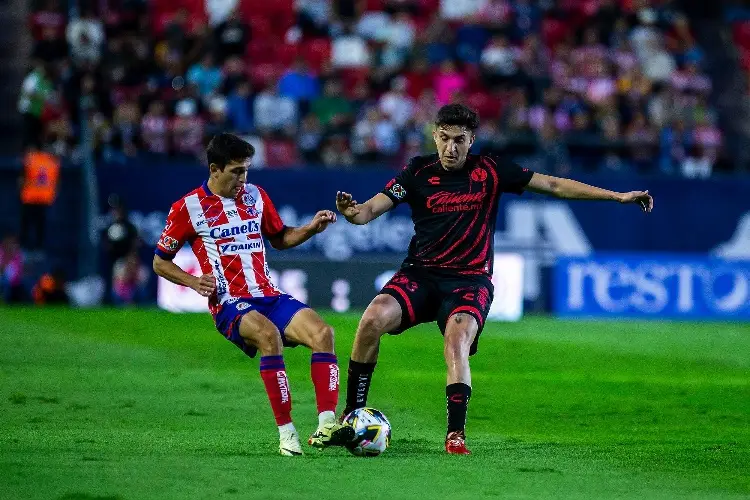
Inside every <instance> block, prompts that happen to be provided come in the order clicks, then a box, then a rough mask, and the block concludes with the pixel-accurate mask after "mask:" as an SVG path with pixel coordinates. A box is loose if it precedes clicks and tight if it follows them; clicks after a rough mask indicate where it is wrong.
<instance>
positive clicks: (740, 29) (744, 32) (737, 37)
mask: <svg viewBox="0 0 750 500" xmlns="http://www.w3.org/2000/svg"><path fill="white" fill-rule="evenodd" d="M732 32H733V35H734V41H735V43H737V45H739V46H740V47H743V48H750V21H741V22H738V23H734V25H733V26H732Z"/></svg>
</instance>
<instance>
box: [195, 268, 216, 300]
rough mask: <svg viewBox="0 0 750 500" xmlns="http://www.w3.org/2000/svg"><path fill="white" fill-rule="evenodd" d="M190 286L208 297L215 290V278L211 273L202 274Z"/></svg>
mask: <svg viewBox="0 0 750 500" xmlns="http://www.w3.org/2000/svg"><path fill="white" fill-rule="evenodd" d="M192 288H193V290H195V291H196V292H198V293H199V294H201V295H203V296H204V297H210V296H211V294H212V293H214V292H215V291H216V279H215V278H214V275H213V274H204V275H203V276H201V277H200V278H198V279H197V281H196V282H195V285H193V287H192Z"/></svg>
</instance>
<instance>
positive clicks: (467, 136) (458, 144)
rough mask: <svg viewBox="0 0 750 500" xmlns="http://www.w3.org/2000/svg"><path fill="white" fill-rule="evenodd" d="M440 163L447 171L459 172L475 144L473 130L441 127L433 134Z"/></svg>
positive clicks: (451, 126)
mask: <svg viewBox="0 0 750 500" xmlns="http://www.w3.org/2000/svg"><path fill="white" fill-rule="evenodd" d="M432 137H433V138H434V139H435V146H437V150H438V155H439V156H440V163H441V164H442V165H443V168H444V169H446V170H458V169H460V168H462V167H463V166H464V163H465V162H466V155H468V154H469V148H470V147H471V145H472V144H473V143H474V134H473V133H472V132H471V130H468V129H467V128H465V127H460V126H458V125H450V126H440V127H438V128H436V129H435V131H433V132H432Z"/></svg>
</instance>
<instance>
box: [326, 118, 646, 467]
mask: <svg viewBox="0 0 750 500" xmlns="http://www.w3.org/2000/svg"><path fill="white" fill-rule="evenodd" d="M478 125H479V120H478V117H477V115H476V113H474V112H473V111H472V110H470V109H469V108H467V107H466V106H463V105H460V104H449V105H447V106H444V107H442V108H441V109H440V110H439V112H438V115H437V120H436V121H435V129H434V132H433V138H434V139H435V145H436V146H437V154H433V155H429V156H418V157H415V158H412V159H411V161H409V163H408V165H406V167H405V168H404V169H403V170H402V171H401V172H400V173H399V174H398V175H397V176H396V177H395V178H394V179H393V180H391V181H390V182H389V183H388V184H387V185H386V186H385V188H384V189H383V191H382V192H380V193H378V194H376V195H375V196H374V197H372V198H371V199H369V200H368V201H366V202H365V203H357V202H356V201H355V200H354V199H352V196H351V195H350V194H349V193H343V192H338V193H337V194H336V207H337V208H338V210H339V212H341V214H342V215H343V216H344V217H345V218H346V219H347V220H348V221H349V222H351V223H352V224H367V223H368V222H370V221H372V220H374V219H376V218H377V217H379V216H381V215H382V214H383V213H385V212H387V211H388V210H390V209H391V208H393V207H394V206H396V205H398V204H400V203H407V204H408V205H409V206H410V207H411V212H412V220H413V221H414V229H415V233H416V234H415V235H414V237H413V238H412V240H411V244H410V245H409V253H408V256H407V257H406V259H405V260H404V262H403V265H402V267H401V270H400V271H399V272H397V273H396V274H395V275H394V276H393V278H392V279H391V280H390V281H389V282H388V283H387V284H386V285H385V286H384V287H383V289H382V290H381V292H380V294H379V295H378V296H376V297H375V298H374V299H373V301H372V302H371V303H370V305H369V306H368V307H367V309H366V310H365V313H364V315H363V316H362V319H361V320H360V322H359V326H358V328H357V336H356V339H355V341H354V346H353V348H352V354H351V359H350V361H349V374H348V381H347V382H348V385H347V394H346V409H345V410H344V412H345V413H344V414H347V413H349V412H350V411H352V410H354V409H355V408H361V407H363V406H365V405H366V402H367V393H368V391H369V388H370V380H371V378H372V374H373V370H374V369H375V364H376V362H377V359H378V349H379V346H380V338H381V337H382V336H383V334H385V333H389V334H392V335H397V334H399V333H401V332H403V331H404V330H407V329H409V328H411V327H412V326H414V325H417V324H420V323H428V322H432V321H437V323H438V326H439V328H440V331H441V332H442V334H443V336H444V345H445V347H444V355H445V362H446V365H447V367H448V377H447V385H446V389H445V395H446V399H447V406H448V432H447V435H446V440H445V450H446V451H447V452H448V453H451V454H462V455H465V454H469V453H470V452H469V450H468V449H467V448H466V444H465V434H464V428H465V425H466V411H467V407H468V403H469V398H470V397H471V372H470V370H469V356H471V355H473V354H475V353H476V352H477V342H478V340H479V335H480V333H481V332H482V327H483V326H484V322H485V320H486V318H487V313H488V311H489V308H490V303H491V302H492V296H493V285H492V282H491V276H492V260H493V238H494V234H495V222H496V218H497V209H498V201H499V199H500V196H501V195H502V193H514V194H519V195H520V194H522V193H523V192H524V191H525V190H528V191H533V192H535V193H544V194H548V195H552V196H555V197H558V198H565V199H573V200H610V201H617V202H620V203H634V204H638V205H640V207H641V209H642V210H643V211H645V212H650V211H651V209H652V208H653V199H652V198H651V196H650V195H649V194H648V191H633V192H629V193H617V192H614V191H608V190H606V189H600V188H598V187H594V186H589V185H587V184H583V183H580V182H577V181H574V180H570V179H563V178H559V177H552V176H549V175H543V174H540V173H535V172H531V171H529V170H527V169H525V168H521V167H519V166H518V165H516V164H515V163H512V162H508V161H503V160H501V159H499V158H496V157H495V156H493V155H469V154H468V153H469V148H470V147H471V145H472V143H473V142H474V131H475V130H476V129H477V127H478ZM332 442H334V443H335V442H336V440H333V441H332Z"/></svg>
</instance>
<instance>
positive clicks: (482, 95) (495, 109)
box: [466, 92, 501, 120]
mask: <svg viewBox="0 0 750 500" xmlns="http://www.w3.org/2000/svg"><path fill="white" fill-rule="evenodd" d="M466 104H468V105H469V107H470V108H473V109H474V110H475V111H476V112H477V113H478V114H479V117H480V118H481V119H482V120H495V119H497V118H499V116H500V108H501V103H500V100H499V99H498V98H496V97H494V96H492V95H490V94H488V93H487V92H474V93H472V94H469V96H468V97H467V98H466Z"/></svg>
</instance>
